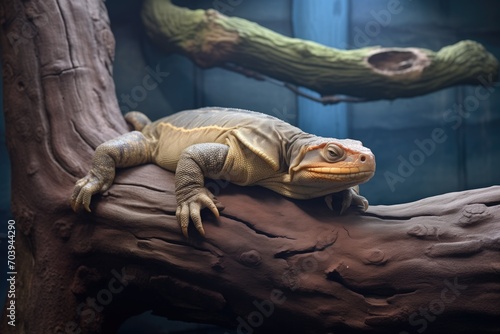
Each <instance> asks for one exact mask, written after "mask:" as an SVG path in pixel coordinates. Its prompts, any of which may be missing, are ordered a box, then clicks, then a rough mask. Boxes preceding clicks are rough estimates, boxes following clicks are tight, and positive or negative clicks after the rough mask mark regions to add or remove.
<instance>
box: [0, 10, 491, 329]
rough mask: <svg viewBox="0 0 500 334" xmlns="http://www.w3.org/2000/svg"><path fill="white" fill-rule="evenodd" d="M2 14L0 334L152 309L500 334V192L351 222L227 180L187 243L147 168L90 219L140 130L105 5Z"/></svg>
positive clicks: (280, 324) (188, 316) (323, 325)
mask: <svg viewBox="0 0 500 334" xmlns="http://www.w3.org/2000/svg"><path fill="white" fill-rule="evenodd" d="M1 4H2V12H1V22H2V34H1V44H2V52H3V53H2V61H3V76H4V108H5V118H6V125H7V126H6V128H7V140H8V145H9V151H10V157H11V163H12V171H13V176H12V187H13V199H12V204H13V212H14V215H15V217H16V223H17V228H18V229H17V239H16V250H17V260H16V261H17V268H16V269H17V272H18V274H17V285H16V292H17V297H16V327H15V328H14V327H11V326H9V325H8V324H7V320H8V319H7V318H6V317H5V313H4V315H3V317H2V325H1V332H2V333H78V332H79V330H81V331H82V332H84V333H112V332H114V331H115V330H116V328H117V327H118V326H119V325H120V323H121V322H122V321H123V320H124V319H126V318H127V317H129V316H130V315H132V314H136V313H139V312H142V311H145V310H150V309H152V310H153V311H154V312H155V313H156V314H159V315H163V316H166V317H169V318H172V319H182V320H187V321H201V322H207V323H215V324H219V325H223V326H229V327H231V326H232V327H238V326H239V328H240V330H242V331H243V332H249V331H250V330H255V331H258V330H260V331H261V332H271V331H274V332H286V331H288V332H296V333H327V332H331V331H334V332H342V333H349V332H352V333H361V332H366V333H370V332H373V333H375V332H384V333H386V332H391V331H396V330H405V331H408V332H409V333H414V332H416V331H418V330H423V329H424V326H425V330H426V333H437V332H441V333H449V332H455V333H473V332H474V333H477V332H478V331H482V332H490V333H494V332H498V330H499V328H500V323H499V319H500V257H499V256H498V255H499V254H498V253H499V251H500V232H499V221H500V187H492V188H486V189H479V190H474V191H466V192H461V193H456V194H448V195H443V196H438V197H435V198H430V199H425V200H422V201H419V202H415V203H410V204H405V205H397V206H388V207H380V206H379V207H372V208H370V209H369V211H368V212H367V213H365V214H362V215H360V214H356V213H351V214H349V215H347V216H343V217H336V216H334V215H332V213H331V212H330V211H329V210H328V209H327V208H326V205H325V204H324V202H323V201H322V200H320V199H318V200H311V201H293V200H289V199H286V198H283V197H281V196H279V195H277V194H275V193H273V192H271V191H267V190H265V189H260V188H241V187H236V186H231V185H228V184H226V183H224V182H218V181H211V182H209V183H208V186H209V188H210V189H211V190H213V191H214V192H215V193H216V194H217V195H219V199H220V200H221V201H222V202H223V203H224V204H225V205H226V209H225V211H224V212H223V214H222V218H221V220H220V222H216V221H214V219H213V217H211V216H210V215H207V216H206V217H205V222H206V223H205V229H206V232H207V238H206V239H201V238H197V237H196V232H195V231H191V233H190V234H191V235H192V236H193V238H192V239H190V240H186V239H184V237H183V236H182V234H181V233H180V229H179V227H178V224H177V222H176V220H175V217H174V211H175V210H174V209H175V196H174V194H173V190H174V182H173V176H172V174H171V173H169V172H166V171H164V170H162V169H160V168H158V167H156V166H153V165H147V166H142V167H136V168H131V169H126V170H122V171H119V172H118V175H117V178H116V182H115V184H114V185H113V186H112V187H111V188H110V189H109V191H107V192H106V193H104V194H103V195H102V196H96V197H95V198H94V200H93V206H92V209H93V213H92V214H81V215H77V214H74V213H73V212H72V211H71V209H70V207H69V203H68V198H69V196H70V194H71V192H72V188H73V185H74V182H75V181H76V180H77V179H78V178H79V177H82V176H83V175H84V174H85V173H86V172H87V170H88V168H89V167H90V161H91V157H92V153H93V150H94V148H95V147H96V146H97V145H98V144H100V143H101V142H103V141H105V140H108V139H110V138H113V137H115V136H116V135H118V134H120V133H123V132H125V131H126V126H125V124H124V122H123V119H122V117H121V115H120V113H119V111H118V106H117V103H116V99H115V97H114V85H113V82H112V77H111V63H112V57H113V43H114V42H113V37H112V34H111V32H110V29H109V24H108V19H107V16H106V9H105V7H104V5H103V4H102V2H101V1H98V0H88V1H86V2H79V1H63V0H46V1H44V2H43V3H41V2H38V1H21V0H9V1H7V0H4V1H2V3H1ZM82 27H85V28H82Z"/></svg>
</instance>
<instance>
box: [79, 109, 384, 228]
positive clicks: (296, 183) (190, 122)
mask: <svg viewBox="0 0 500 334" xmlns="http://www.w3.org/2000/svg"><path fill="white" fill-rule="evenodd" d="M125 119H126V120H127V122H128V123H129V124H131V125H132V127H133V128H134V129H135V130H134V131H132V132H129V133H126V134H124V135H121V136H119V137H117V138H115V139H112V140H109V141H107V142H105V143H103V144H101V145H99V146H98V147H97V149H96V151H95V153H94V157H93V160H92V167H91V169H90V171H89V173H88V174H87V175H86V176H85V177H84V178H82V179H80V180H78V181H77V182H76V185H75V188H74V191H73V194H72V196H71V206H72V208H73V210H74V211H76V212H77V211H79V210H80V209H81V208H82V207H83V208H85V209H86V210H87V211H89V212H90V207H89V205H90V201H91V197H92V195H94V194H96V193H99V192H104V191H106V190H107V189H109V187H110V186H111V184H112V183H113V180H114V177H115V169H116V168H123V167H131V166H136V165H141V164H146V163H154V164H156V165H158V166H160V167H162V168H164V169H166V170H169V171H172V172H175V193H176V199H177V210H176V217H177V220H178V222H179V224H180V226H181V229H182V232H183V234H184V235H185V236H186V237H187V236H188V225H189V222H190V220H192V222H193V224H194V225H195V227H196V229H197V230H198V231H199V233H200V234H201V235H205V232H204V229H203V225H202V220H201V217H200V210H201V209H203V208H208V209H210V211H212V212H213V214H214V215H215V216H216V217H219V210H221V209H222V208H223V206H222V205H221V203H219V202H218V201H217V199H216V198H215V196H214V195H213V194H212V193H211V192H210V191H209V190H208V189H207V188H205V186H204V178H205V177H207V178H212V179H225V180H228V181H230V182H232V183H235V184H237V185H243V186H246V185H259V186H262V187H265V188H269V189H271V190H274V191H275V192H277V193H279V194H282V195H284V196H287V197H291V198H295V199H309V198H315V197H320V196H327V195H331V194H332V193H338V194H339V195H340V201H341V203H340V208H341V209H340V211H341V212H343V211H344V210H345V209H347V208H348V207H349V206H351V205H353V206H359V207H361V208H362V209H363V210H366V209H367V207H368V201H367V200H366V199H365V198H364V197H363V196H361V195H359V190H358V187H357V185H359V184H361V183H364V182H366V181H368V180H369V179H370V178H371V177H372V176H373V174H374V172H375V157H374V155H373V154H372V152H371V151H370V149H368V148H366V147H364V146H363V145H362V143H361V142H359V141H357V140H352V139H334V138H323V137H318V136H315V135H312V134H309V133H305V132H303V131H302V130H300V129H299V128H297V127H295V126H292V125H290V124H288V123H286V122H284V121H282V120H280V119H278V118H275V117H272V116H269V115H266V114H262V113H258V112H253V111H247V110H241V109H231V108H214V107H211V108H201V109H196V110H187V111H182V112H179V113H176V114H173V115H171V116H167V117H165V118H162V119H159V120H157V121H155V122H151V121H150V120H149V119H148V118H147V117H146V116H145V115H144V114H142V113H140V112H135V111H134V112H129V113H128V114H126V115H125ZM328 200H329V201H330V202H328ZM331 200H332V197H331V196H329V197H327V203H328V204H329V206H330V208H332V205H331Z"/></svg>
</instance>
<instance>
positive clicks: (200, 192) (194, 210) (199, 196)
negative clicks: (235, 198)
mask: <svg viewBox="0 0 500 334" xmlns="http://www.w3.org/2000/svg"><path fill="white" fill-rule="evenodd" d="M192 192H194V194H193V195H191V196H189V197H188V198H187V199H179V198H178V199H177V210H176V212H175V215H176V217H177V221H178V222H179V224H180V226H181V229H182V234H184V236H185V237H186V238H188V226H189V220H190V219H191V220H192V221H193V224H194V226H195V227H196V229H197V230H198V232H199V233H200V234H201V235H202V236H203V237H204V236H205V230H204V229H203V224H202V221H201V215H200V211H201V209H203V208H208V209H209V210H210V211H212V213H213V214H214V215H215V217H217V219H219V211H222V210H223V209H224V206H223V205H222V204H221V203H220V202H219V201H218V200H217V199H216V198H215V196H214V195H213V194H212V193H211V192H210V191H209V190H208V189H206V188H199V189H197V190H193V191H192Z"/></svg>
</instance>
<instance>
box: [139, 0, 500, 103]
mask: <svg viewBox="0 0 500 334" xmlns="http://www.w3.org/2000/svg"><path fill="white" fill-rule="evenodd" d="M142 17H143V22H144V24H145V26H146V30H147V32H148V35H149V36H150V37H151V39H152V40H153V41H154V42H155V43H156V44H158V45H160V46H162V47H164V48H165V49H167V50H169V51H176V52H180V53H182V54H184V55H186V56H188V57H189V58H191V59H192V60H193V61H194V62H195V63H196V64H198V65H199V66H201V67H212V66H223V65H225V64H227V63H234V64H236V65H239V66H242V67H243V68H245V69H249V70H253V71H256V72H258V73H261V74H264V75H267V76H270V77H272V78H276V79H278V80H281V81H283V82H285V83H289V84H294V85H298V86H303V87H307V88H309V89H311V90H313V91H316V92H318V93H320V94H321V95H322V96H325V97H326V96H332V95H337V94H346V95H350V96H355V97H360V98H362V99H361V100H360V101H366V100H376V99H395V98H398V97H409V96H417V95H423V94H426V93H429V92H433V91H436V90H439V89H442V88H445V87H449V86H453V85H459V84H476V85H477V84H488V83H492V82H493V81H495V80H496V78H497V74H498V61H497V60H496V59H495V57H494V56H493V55H492V54H490V53H489V52H488V51H486V50H485V49H484V47H483V46H482V45H481V44H479V43H476V42H473V41H462V42H459V43H457V44H455V45H451V46H447V47H444V48H442V49H441V50H439V51H438V52H433V51H431V50H427V49H417V48H380V47H368V48H362V49H356V50H338V49H334V48H329V47H326V46H324V45H321V44H318V43H314V42H311V41H305V40H301V39H296V38H289V37H286V36H283V35H280V34H278V33H275V32H273V31H271V30H269V29H266V28H264V27H262V26H259V25H258V24H255V23H253V22H250V21H247V20H244V19H241V18H237V17H226V16H224V15H222V14H220V13H219V12H217V11H215V10H213V9H209V10H206V11H205V10H189V9H186V8H181V7H177V6H175V5H173V4H172V3H171V1H170V0H146V1H145V2H144V6H143V11H142ZM243 72H245V70H243ZM342 100H343V99H338V98H330V99H328V98H327V99H324V100H323V102H324V103H335V102H339V101H342ZM349 101H353V100H352V99H350V100H349Z"/></svg>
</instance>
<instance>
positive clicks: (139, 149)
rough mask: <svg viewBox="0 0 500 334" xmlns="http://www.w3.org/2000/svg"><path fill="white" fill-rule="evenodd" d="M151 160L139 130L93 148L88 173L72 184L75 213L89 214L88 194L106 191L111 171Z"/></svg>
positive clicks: (147, 142) (111, 180)
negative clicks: (85, 211)
mask: <svg viewBox="0 0 500 334" xmlns="http://www.w3.org/2000/svg"><path fill="white" fill-rule="evenodd" d="M150 161H151V147H150V142H149V140H148V139H147V138H146V137H144V135H143V134H142V133H141V132H139V131H132V132H129V133H126V134H124V135H121V136H120V137H117V138H115V139H112V140H109V141H107V142H105V143H103V144H101V145H99V146H98V147H97V149H96V150H95V153H94V157H93V159H92V168H91V169H90V171H89V173H88V174H87V175H86V176H85V177H84V178H82V179H80V180H78V181H77V182H76V185H75V188H74V190H73V194H72V196H71V207H72V208H73V210H74V211H75V212H77V211H79V210H80V209H81V208H82V207H83V208H85V209H86V210H87V211H89V212H90V201H91V199H92V195H94V194H96V193H99V192H104V191H106V190H108V189H109V187H110V186H111V184H112V183H113V180H114V179H115V168H117V167H131V166H136V165H141V164H144V163H147V162H150Z"/></svg>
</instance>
